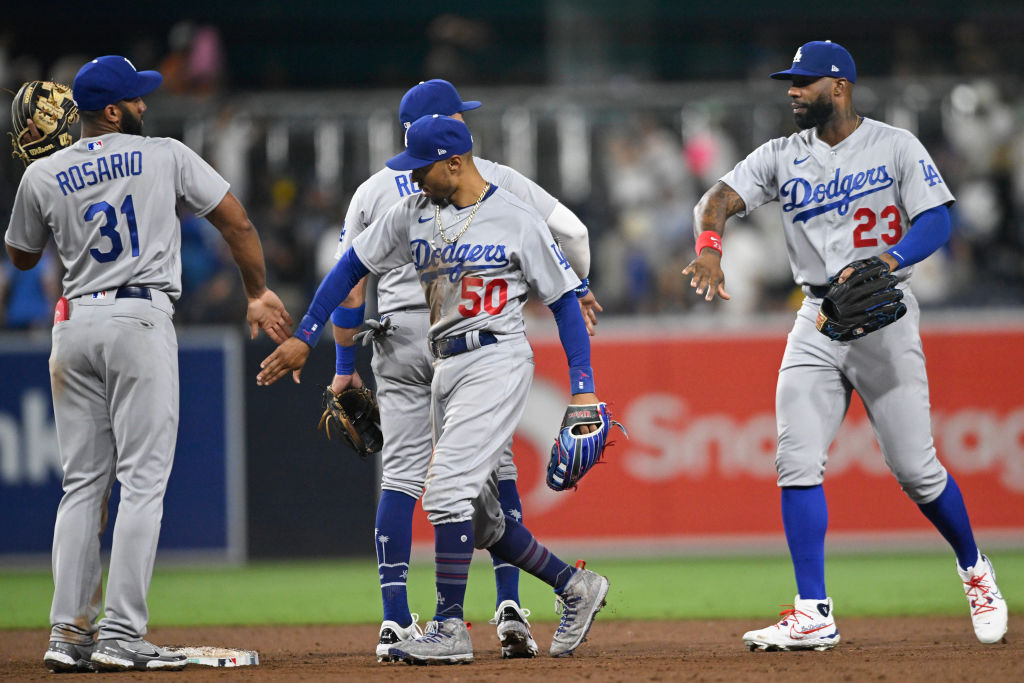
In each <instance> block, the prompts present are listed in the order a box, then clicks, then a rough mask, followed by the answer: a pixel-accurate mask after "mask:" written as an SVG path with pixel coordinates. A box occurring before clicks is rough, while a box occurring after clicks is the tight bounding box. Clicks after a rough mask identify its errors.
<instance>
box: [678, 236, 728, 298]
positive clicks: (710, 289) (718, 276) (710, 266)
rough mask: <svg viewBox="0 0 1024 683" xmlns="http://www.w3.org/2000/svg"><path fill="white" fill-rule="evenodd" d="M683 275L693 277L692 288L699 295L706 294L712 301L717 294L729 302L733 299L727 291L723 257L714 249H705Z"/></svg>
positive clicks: (684, 269) (684, 270)
mask: <svg viewBox="0 0 1024 683" xmlns="http://www.w3.org/2000/svg"><path fill="white" fill-rule="evenodd" d="M683 275H691V276H692V278H691V279H690V286H691V287H693V288H694V289H695V290H697V294H704V299H705V300H706V301H711V300H712V299H714V298H715V295H716V294H717V295H718V296H719V297H720V298H722V299H725V300H726V301H728V300H729V299H731V298H732V297H731V296H729V293H728V292H726V291H725V273H724V272H722V255H721V254H719V253H718V252H716V251H714V250H712V249H704V250H703V251H702V252H701V253H700V255H699V256H697V258H695V259H693V260H692V261H690V264H689V265H688V266H686V267H685V268H683Z"/></svg>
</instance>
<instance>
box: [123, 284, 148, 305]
mask: <svg viewBox="0 0 1024 683" xmlns="http://www.w3.org/2000/svg"><path fill="white" fill-rule="evenodd" d="M114 298H115V299H149V300H151V301H152V299H153V295H152V294H150V293H149V287H134V286H131V285H126V286H124V287H118V288H117V294H116V295H114Z"/></svg>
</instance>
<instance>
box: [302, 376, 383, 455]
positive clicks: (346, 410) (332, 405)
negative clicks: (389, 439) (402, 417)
mask: <svg viewBox="0 0 1024 683" xmlns="http://www.w3.org/2000/svg"><path fill="white" fill-rule="evenodd" d="M323 406H324V412H323V415H321V416H320V423H319V424H318V425H317V429H323V430H324V432H325V433H326V434H327V438H328V439H332V440H333V439H334V435H335V434H339V435H340V438H342V439H344V440H345V442H346V443H347V444H348V445H349V446H351V447H352V448H353V449H354V450H355V451H356V453H358V454H359V455H360V456H361V457H363V458H365V457H366V456H368V455H370V454H372V453H376V452H378V451H379V450H380V449H381V446H382V445H383V444H384V437H383V435H382V434H381V431H380V411H379V410H378V409H377V399H376V398H374V396H373V392H372V391H370V390H369V389H354V388H353V389H345V390H344V391H342V392H341V393H340V394H336V393H334V392H333V391H331V388H330V387H326V388H325V389H324V396H323Z"/></svg>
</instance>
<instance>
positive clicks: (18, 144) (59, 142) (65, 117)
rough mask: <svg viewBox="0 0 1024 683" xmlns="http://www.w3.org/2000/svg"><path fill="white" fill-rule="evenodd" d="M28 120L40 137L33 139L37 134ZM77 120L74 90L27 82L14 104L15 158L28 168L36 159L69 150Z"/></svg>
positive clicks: (63, 86) (12, 106)
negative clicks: (30, 124)
mask: <svg viewBox="0 0 1024 683" xmlns="http://www.w3.org/2000/svg"><path fill="white" fill-rule="evenodd" d="M29 121H31V122H32V123H33V124H34V125H35V129H36V132H38V133H39V134H40V135H42V137H41V138H39V139H36V140H33V139H32V138H33V137H35V133H34V132H33V131H32V128H31V127H30V126H29V124H28V122H29ZM76 121H78V107H76V106H75V101H74V99H72V97H71V88H69V87H68V86H66V85H64V84H63V83H54V82H53V81H29V82H28V83H25V84H24V85H22V86H21V88H19V89H18V92H17V93H16V94H15V95H14V100H13V101H12V102H11V126H12V127H13V128H14V132H13V133H9V135H10V136H11V145H12V146H13V147H14V152H12V156H15V157H18V158H19V159H21V161H22V163H24V164H25V165H26V166H28V165H29V164H30V163H31V162H33V161H35V160H36V159H41V158H42V157H45V156H49V155H51V154H53V153H54V152H57V151H59V150H62V149H64V148H65V147H69V146H70V145H71V143H72V138H71V129H70V125H71V124H72V123H75V122H76Z"/></svg>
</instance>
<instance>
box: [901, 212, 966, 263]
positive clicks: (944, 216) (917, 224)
mask: <svg viewBox="0 0 1024 683" xmlns="http://www.w3.org/2000/svg"><path fill="white" fill-rule="evenodd" d="M950 230H951V226H950V222H949V209H947V208H946V207H945V205H943V206H936V207H935V208H933V209H928V210H927V211H922V212H921V213H919V214H918V215H917V218H915V219H914V221H913V222H912V223H911V229H910V230H908V231H907V234H906V235H904V237H903V239H902V240H900V242H899V244H897V245H896V246H895V247H893V248H892V249H890V250H889V251H888V253H889V255H891V256H892V257H893V258H894V259H896V261H897V263H899V264H900V265H899V267H900V268H904V267H906V266H912V265H914V264H915V263H918V262H919V261H923V260H925V259H926V258H928V257H929V256H931V254H932V252H934V251H935V250H936V249H938V248H939V247H941V246H942V245H943V244H945V243H946V242H948V241H949V233H950Z"/></svg>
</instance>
